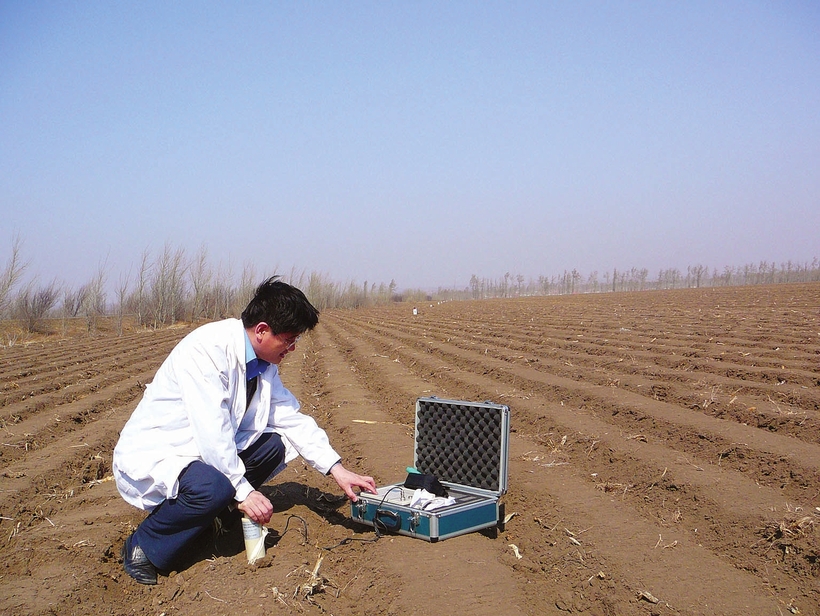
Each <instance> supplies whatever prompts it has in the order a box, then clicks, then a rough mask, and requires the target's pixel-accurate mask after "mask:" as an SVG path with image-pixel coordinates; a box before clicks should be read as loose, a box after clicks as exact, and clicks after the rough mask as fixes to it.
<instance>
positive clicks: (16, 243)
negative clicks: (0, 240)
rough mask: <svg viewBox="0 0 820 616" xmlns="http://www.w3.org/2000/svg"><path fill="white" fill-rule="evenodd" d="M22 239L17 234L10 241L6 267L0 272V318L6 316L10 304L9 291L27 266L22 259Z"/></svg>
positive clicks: (10, 296) (18, 280) (15, 284)
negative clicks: (9, 254)
mask: <svg viewBox="0 0 820 616" xmlns="http://www.w3.org/2000/svg"><path fill="white" fill-rule="evenodd" d="M22 252H23V240H22V239H20V236H19V235H15V236H14V239H12V241H11V256H9V260H8V262H7V263H6V267H5V268H3V271H2V272H0V318H3V317H4V316H6V314H7V312H8V309H9V307H10V305H11V301H12V295H11V292H12V290H13V289H14V287H15V286H17V283H18V282H20V278H21V277H22V276H23V272H25V270H26V268H27V267H28V263H26V262H24V261H23V258H22Z"/></svg>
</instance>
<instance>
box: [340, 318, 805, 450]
mask: <svg viewBox="0 0 820 616" xmlns="http://www.w3.org/2000/svg"><path fill="white" fill-rule="evenodd" d="M342 318H344V317H342ZM391 329H392V330H393V331H397V332H398V331H402V332H405V333H407V335H408V336H412V335H413V331H412V330H410V331H409V332H408V330H407V328H400V327H395V326H394V327H391ZM422 339H423V340H427V339H428V338H422ZM442 342H446V343H448V344H451V345H457V346H459V347H460V348H463V349H465V350H469V349H471V348H475V346H476V345H475V344H474V342H473V341H471V340H464V339H459V338H457V337H455V336H450V337H448V338H447V339H446V340H443V341H442ZM511 351H512V349H508V348H500V347H485V355H491V356H493V357H495V358H497V359H501V360H504V361H506V362H507V363H511V364H512V363H518V364H522V365H526V366H529V367H534V368H536V369H538V370H541V371H544V372H547V373H549V374H554V375H557V376H563V377H566V378H571V379H576V380H584V381H586V382H590V383H595V384H597V385H610V386H618V387H621V388H625V389H629V390H630V391H632V392H633V393H635V394H637V395H642V396H646V397H649V398H652V399H662V400H664V401H667V402H673V403H676V404H679V405H681V406H683V407H686V408H688V409H691V410H701V411H702V412H704V413H708V414H710V415H712V416H715V417H730V418H734V419H735V420H737V421H739V422H740V423H747V424H750V425H756V426H759V427H761V428H765V429H766V430H769V431H776V432H783V433H784V434H788V435H791V436H795V437H798V438H803V439H806V440H813V439H814V437H815V435H816V434H818V427H819V425H820V418H819V417H818V415H817V413H816V410H817V408H818V407H820V392H818V391H817V390H818V388H810V389H809V388H806V387H800V388H798V387H795V386H793V385H792V384H790V383H789V384H786V382H785V381H778V382H777V383H778V386H776V387H772V386H770V385H765V386H763V385H761V386H757V385H755V384H754V383H750V382H749V381H747V380H746V379H745V377H741V378H739V379H738V378H729V377H720V376H706V375H703V374H698V373H693V372H691V371H689V370H686V371H677V372H672V371H671V370H666V369H659V368H658V367H657V366H653V365H652V364H644V363H643V362H640V363H638V362H637V361H635V360H634V359H633V360H632V361H630V362H628V363H627V362H623V361H621V360H620V359H619V360H618V361H612V362H610V363H609V364H607V365H606V366H604V365H602V362H601V359H600V358H597V357H593V358H590V357H585V356H583V355H580V354H575V355H565V356H563V357H561V356H558V357H556V356H555V355H554V354H553V353H552V352H551V351H550V353H549V354H539V353H538V350H537V349H533V348H532V347H530V348H527V349H526V353H527V354H526V355H520V354H511ZM627 375H628V376H627ZM642 377H643V378H642ZM633 381H634V382H633ZM672 381H674V382H676V383H678V382H680V383H681V385H680V386H677V385H672V384H671V383H670V382H672ZM779 385H783V387H780V386H779ZM687 387H688V389H687ZM787 388H788V389H787ZM754 396H757V398H755V397H754Z"/></svg>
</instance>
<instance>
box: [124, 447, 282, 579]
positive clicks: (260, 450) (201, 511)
mask: <svg viewBox="0 0 820 616" xmlns="http://www.w3.org/2000/svg"><path fill="white" fill-rule="evenodd" d="M239 457H240V458H241V459H242V462H243V463H244V464H245V478H246V479H247V480H248V482H249V483H250V484H251V485H252V486H253V488H254V489H255V490H258V489H259V488H260V487H261V486H262V484H263V483H265V482H266V481H267V480H268V479H270V478H271V477H272V476H273V475H274V474H276V473H277V472H279V471H280V470H282V468H283V467H284V460H285V446H284V443H282V437H281V436H279V435H278V434H273V433H266V434H263V435H262V436H260V437H259V439H258V440H257V441H256V442H255V443H254V444H253V445H251V446H250V447H248V448H247V449H246V450H245V451H242V452H240V454H239ZM234 496H236V490H235V489H234V487H233V485H232V484H231V482H230V481H229V480H228V478H227V477H225V475H223V474H222V473H220V472H219V471H218V470H216V469H215V468H213V467H212V466H208V465H207V464H205V463H204V462H199V461H197V462H192V463H191V464H189V465H188V466H187V467H185V469H184V470H183V471H182V472H181V473H180V474H179V493H178V494H177V497H176V498H172V499H168V500H164V501H162V503H160V504H159V505H158V506H157V507H156V508H155V509H154V510H153V511H152V512H151V514H150V515H149V516H148V517H147V518H145V520H143V522H142V524H140V525H139V528H137V530H136V532H135V533H134V538H133V540H132V541H133V542H135V543H136V544H137V545H139V546H140V547H141V548H142V550H143V552H145V555H146V556H147V557H148V560H150V561H151V563H153V565H154V566H155V567H156V568H157V569H161V570H169V569H171V568H172V567H173V565H174V564H175V563H176V562H177V561H178V560H179V557H180V556H181V555H182V554H183V553H184V551H185V549H186V548H187V547H188V546H190V544H191V543H192V542H193V541H194V540H196V538H197V536H199V535H200V534H201V533H202V532H203V531H205V530H207V529H209V528H210V527H211V525H212V524H213V521H214V519H215V518H216V516H217V515H219V514H220V513H222V512H223V511H225V510H226V508H227V507H228V505H230V504H231V503H232V502H233V500H234Z"/></svg>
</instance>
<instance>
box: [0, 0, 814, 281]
mask: <svg viewBox="0 0 820 616" xmlns="http://www.w3.org/2000/svg"><path fill="white" fill-rule="evenodd" d="M0 221H2V222H0V265H3V264H4V263H5V262H6V260H7V258H8V255H9V254H10V250H11V244H12V238H13V237H14V235H15V234H19V236H20V237H22V239H23V241H24V246H23V253H24V255H25V256H26V258H27V259H28V260H29V261H30V263H31V269H30V272H31V273H32V274H34V273H36V274H38V275H39V276H40V277H41V278H43V279H47V280H49V279H52V278H57V279H59V280H60V281H65V282H67V283H69V284H72V285H74V284H79V283H82V282H85V281H87V280H88V279H90V278H91V276H92V275H93V274H94V273H95V272H96V271H97V269H98V267H99V265H100V263H101V262H103V261H105V263H106V266H107V267H108V269H109V271H110V276H111V277H112V278H116V277H117V276H119V275H120V274H122V273H127V271H128V270H129V268H132V269H136V267H137V265H138V262H139V259H140V255H141V253H142V252H143V251H144V250H145V249H149V250H151V251H152V252H153V253H154V254H155V253H157V252H159V251H160V250H161V249H162V247H163V245H164V244H165V243H166V242H170V243H171V244H172V245H173V246H174V247H180V248H184V249H185V250H186V251H187V252H188V253H189V254H191V255H193V253H195V252H196V251H197V250H198V249H199V248H200V247H201V246H203V245H204V246H207V249H208V251H209V255H210V257H209V259H210V261H211V263H212V265H213V266H214V267H216V266H218V265H222V266H223V267H228V266H230V267H232V268H233V271H234V272H235V273H236V276H237V278H238V275H239V273H240V272H241V268H242V264H243V263H245V262H247V261H249V260H253V261H254V262H255V264H256V269H257V271H258V272H260V275H261V273H270V272H272V271H273V270H275V269H279V270H286V271H290V270H291V269H293V268H295V269H296V270H300V271H301V270H305V271H307V272H311V271H315V272H320V273H323V274H325V275H328V276H330V277H331V278H332V279H333V280H337V281H348V280H355V281H358V282H363V281H365V280H366V281H370V282H377V283H378V282H389V281H390V280H391V279H395V280H396V282H397V283H398V285H399V287H400V288H405V287H424V288H434V287H436V286H453V285H455V286H459V287H464V286H467V284H468V282H469V279H470V276H471V275H472V274H476V275H477V276H479V278H485V277H486V278H500V277H502V276H503V275H504V273H506V272H510V273H511V274H513V275H516V274H522V275H524V276H525V277H530V276H532V277H537V276H539V275H542V274H543V275H546V276H551V275H555V274H560V273H562V272H563V271H564V270H570V269H572V268H576V269H578V270H579V271H580V272H581V273H582V274H584V275H588V274H589V273H591V272H592V271H594V270H598V271H599V272H601V273H603V271H605V270H608V269H609V270H611V269H612V268H618V269H628V268H631V267H639V268H643V267H646V268H648V269H649V270H650V276H652V275H654V274H655V273H656V272H657V270H658V269H661V268H670V267H678V268H681V269H682V270H683V271H685V269H686V267H687V266H688V265H696V264H703V265H706V266H708V267H710V268H714V267H717V268H718V269H719V270H721V269H722V268H723V267H724V266H735V265H737V266H739V265H743V264H746V263H757V262H759V261H761V260H768V261H775V262H777V263H778V264H779V263H781V262H783V261H786V260H789V259H790V260H792V261H797V262H805V261H811V260H812V258H814V257H816V256H820V4H818V3H817V2H814V1H811V2H809V1H806V2H799V1H794V2H788V1H784V2H779V1H771V2H758V1H753V0H746V1H742V2H714V1H706V2H698V1H687V2H660V1H659V2H649V1H647V2H615V1H612V2H577V1H569V0H567V1H565V2H547V1H539V2H509V3H508V2H478V1H469V2H444V3H442V2H349V3H348V2H296V1H294V2H241V3H239V2H237V3H234V2H206V1H194V2H124V1H123V2H114V1H111V2H42V1H36V0H32V1H24V0H0Z"/></svg>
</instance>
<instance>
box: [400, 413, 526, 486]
mask: <svg viewBox="0 0 820 616" xmlns="http://www.w3.org/2000/svg"><path fill="white" fill-rule="evenodd" d="M509 441H510V409H509V407H508V406H506V405H503V404H493V403H492V402H465V401H463V400H440V399H439V398H436V397H430V398H419V399H418V400H417V401H416V443H415V449H414V452H413V463H414V466H415V467H416V469H418V471H419V472H422V473H427V474H430V475H435V476H436V477H437V478H438V479H439V481H443V482H447V483H452V484H458V485H462V486H470V487H473V488H479V489H481V490H486V491H487V492H490V493H493V494H495V495H497V496H500V495H502V494H504V493H506V491H507V463H508V460H509Z"/></svg>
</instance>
